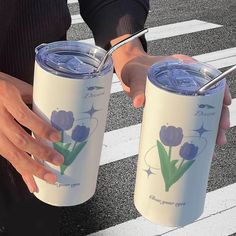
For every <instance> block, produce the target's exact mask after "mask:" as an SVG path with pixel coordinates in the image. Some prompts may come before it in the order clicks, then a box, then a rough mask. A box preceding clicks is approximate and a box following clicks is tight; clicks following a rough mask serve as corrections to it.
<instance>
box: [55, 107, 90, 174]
mask: <svg viewBox="0 0 236 236" xmlns="http://www.w3.org/2000/svg"><path fill="white" fill-rule="evenodd" d="M74 121H75V119H74V115H73V113H72V112H71V111H64V110H60V111H53V112H52V114H51V123H52V126H53V127H55V128H56V129H58V130H60V131H61V136H62V139H61V142H57V143H53V147H54V148H55V149H56V150H57V151H58V152H59V153H61V154H62V155H63V156H64V163H63V164H62V165H61V166H60V169H61V174H62V175H63V174H64V173H65V170H66V169H67V168H68V166H70V165H71V163H72V162H73V161H74V160H75V159H76V158H77V156H78V155H79V153H80V152H81V151H82V150H83V148H84V146H85V145H86V143H87V142H88V137H89V133H90V128H89V127H86V126H85V125H76V126H75V127H74V128H73V125H74ZM72 128H73V129H72ZM71 129H72V134H71V139H72V142H70V143H66V142H65V141H64V132H65V131H67V130H71Z"/></svg>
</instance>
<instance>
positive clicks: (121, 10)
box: [0, 0, 149, 236]
mask: <svg viewBox="0 0 236 236" xmlns="http://www.w3.org/2000/svg"><path fill="white" fill-rule="evenodd" d="M79 3H80V10H81V15H82V17H83V18H84V20H85V22H86V23H87V24H88V26H89V27H90V29H91V30H92V32H93V34H94V37H95V41H96V44H97V45H99V46H101V47H103V48H105V49H107V48H109V42H110V40H112V39H114V38H116V37H118V36H120V35H122V34H125V33H134V32H136V31H138V30H140V29H142V28H143V27H144V22H145V20H146V17H147V13H148V9H149V1H148V0H80V1H79ZM70 24H71V18H70V13H69V10H68V8H67V0H0V71H2V72H5V73H7V74H10V75H12V76H15V77H17V78H19V79H21V80H24V81H26V82H28V83H31V84H32V79H33V69H34V58H35V53H34V49H35V47H36V46H38V45H39V44H41V43H47V42H52V41H58V40H64V39H65V36H66V31H67V30H68V28H69V27H70ZM142 43H143V46H144V48H145V47H146V42H145V40H144V38H142ZM23 199H24V200H23ZM25 199H27V200H25ZM56 209H57V208H53V207H50V206H48V205H47V204H43V203H41V202H40V201H37V200H36V199H35V198H33V195H32V194H29V192H28V190H27V187H26V185H25V184H24V182H23V181H22V178H21V176H20V175H19V174H18V173H17V171H16V170H15V169H14V168H13V167H12V165H10V163H9V162H7V161H6V160H5V159H4V158H1V157H0V235H1V232H2V231H3V227H2V225H3V224H5V223H7V225H8V226H9V228H8V230H11V231H14V233H11V232H10V233H9V235H32V234H31V233H32V232H33V234H34V235H36V234H35V233H36V232H35V231H31V229H32V230H35V228H37V230H38V234H37V235H45V236H46V235H59V234H57V233H55V234H53V233H50V232H51V231H50V230H53V231H54V230H58V227H57V220H56V217H57V216H58V215H57V213H56ZM24 213H25V214H24ZM22 214H24V217H21V215H22ZM53 219H54V221H52V220H53ZM53 222H54V225H53ZM17 225H18V226H20V225H21V228H20V227H17ZM39 225H41V228H40V229H39ZM20 229H23V230H28V231H27V232H30V234H27V233H21V231H20ZM15 232H17V233H15Z"/></svg>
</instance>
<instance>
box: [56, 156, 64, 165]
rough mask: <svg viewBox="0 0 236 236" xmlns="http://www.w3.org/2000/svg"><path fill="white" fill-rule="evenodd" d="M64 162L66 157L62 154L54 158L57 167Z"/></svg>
mask: <svg viewBox="0 0 236 236" xmlns="http://www.w3.org/2000/svg"><path fill="white" fill-rule="evenodd" d="M63 162H64V157H63V156H62V155H60V154H57V155H56V156H54V157H53V163H54V164H56V165H61V164H62V163H63Z"/></svg>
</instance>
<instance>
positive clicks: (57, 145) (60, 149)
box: [53, 142, 70, 158]
mask: <svg viewBox="0 0 236 236" xmlns="http://www.w3.org/2000/svg"><path fill="white" fill-rule="evenodd" d="M53 147H54V149H55V150H57V151H58V152H59V153H61V154H62V155H63V156H64V158H65V157H66V156H68V155H69V154H70V151H68V150H67V149H66V148H65V147H64V146H63V143H61V142H58V143H53Z"/></svg>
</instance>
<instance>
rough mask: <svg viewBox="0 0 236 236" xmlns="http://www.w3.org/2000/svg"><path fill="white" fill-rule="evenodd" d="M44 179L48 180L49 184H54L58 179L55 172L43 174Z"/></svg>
mask: <svg viewBox="0 0 236 236" xmlns="http://www.w3.org/2000/svg"><path fill="white" fill-rule="evenodd" d="M43 179H44V180H45V181H47V182H48V183H49V184H54V183H55V182H56V180H57V177H56V175H55V174H52V173H46V174H45V175H44V176H43Z"/></svg>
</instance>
